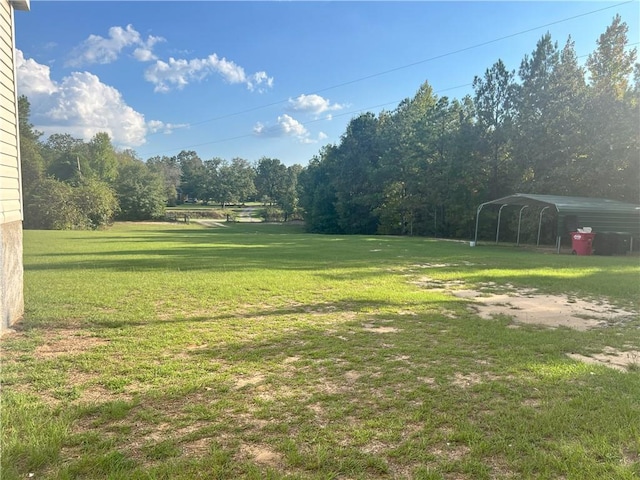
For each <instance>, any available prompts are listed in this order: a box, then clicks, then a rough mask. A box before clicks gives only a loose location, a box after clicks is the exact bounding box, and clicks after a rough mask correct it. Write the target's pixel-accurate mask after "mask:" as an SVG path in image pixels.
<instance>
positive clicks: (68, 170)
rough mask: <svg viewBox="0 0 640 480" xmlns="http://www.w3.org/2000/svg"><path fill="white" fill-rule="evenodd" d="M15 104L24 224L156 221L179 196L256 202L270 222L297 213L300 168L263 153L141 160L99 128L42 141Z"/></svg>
mask: <svg viewBox="0 0 640 480" xmlns="http://www.w3.org/2000/svg"><path fill="white" fill-rule="evenodd" d="M18 104H19V118H20V125H19V127H20V152H21V162H22V180H23V182H22V183H23V198H24V216H25V219H24V227H25V228H28V229H95V228H100V227H103V226H106V225H109V224H110V223H111V222H113V221H114V220H149V219H156V218H161V217H163V216H164V215H165V208H166V207H167V206H174V205H177V204H179V203H183V202H185V201H191V202H195V201H197V202H199V203H204V204H211V203H219V204H220V205H221V206H222V207H223V208H224V207H225V206H227V205H229V204H237V203H242V202H246V201H255V200H259V201H262V202H264V204H265V205H266V206H267V207H268V208H267V209H266V216H267V218H268V219H275V220H287V219H289V218H291V216H292V215H294V214H296V213H297V212H298V193H297V178H298V174H299V173H300V171H301V170H302V167H301V166H300V165H293V166H290V167H287V166H285V165H283V164H282V163H281V162H280V160H278V159H272V158H266V157H264V158H261V159H260V160H259V161H258V162H257V163H255V164H252V163H250V162H249V161H247V160H244V159H241V158H234V159H233V160H231V161H230V162H228V161H226V160H223V159H220V158H213V159H211V160H205V161H203V160H202V159H200V157H199V156H198V154H197V153H196V152H194V151H186V150H183V151H181V152H180V153H179V154H178V155H175V156H172V157H168V156H156V157H152V158H149V159H148V160H147V161H146V162H143V161H142V160H141V159H140V158H138V156H137V154H136V152H134V151H133V150H122V151H119V150H117V149H115V148H114V147H113V145H112V143H111V139H110V138H109V135H108V134H107V133H104V132H102V133H97V134H96V135H94V137H93V138H91V140H90V141H89V142H84V141H82V140H80V139H77V138H74V137H72V136H71V135H69V134H53V135H51V136H49V137H48V138H47V140H46V141H44V142H43V141H41V140H40V137H41V136H42V133H40V132H38V131H36V130H34V127H33V125H31V124H30V123H29V113H30V105H29V101H28V99H27V98H26V97H24V96H21V97H20V98H19V100H18Z"/></svg>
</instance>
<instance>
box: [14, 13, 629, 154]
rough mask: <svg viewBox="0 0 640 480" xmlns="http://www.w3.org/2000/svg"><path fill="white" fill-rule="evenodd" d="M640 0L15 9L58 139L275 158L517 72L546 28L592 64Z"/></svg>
mask: <svg viewBox="0 0 640 480" xmlns="http://www.w3.org/2000/svg"><path fill="white" fill-rule="evenodd" d="M616 13H619V14H620V15H621V16H622V18H623V20H624V21H625V22H626V23H627V24H628V26H629V39H630V42H632V43H636V42H638V40H639V36H640V34H639V30H638V19H639V18H640V2H638V1H637V0H635V1H632V2H626V3H622V2H593V1H591V2H577V1H571V2H552V1H540V2H534V1H530V2H524V1H522V2H482V1H474V2H460V1H448V2H435V1H426V2H364V1H363V2H303V1H301V2H296V1H292V2H216V1H198V2H182V1H180V2H178V1H164V2H146V1H129V2H93V1H74V2H57V1H39V0H32V2H31V11H30V12H16V15H15V16H16V48H17V50H18V52H17V59H18V89H19V93H21V94H25V95H27V96H28V97H29V101H30V102H31V108H32V117H31V122H32V123H34V124H35V126H36V128H37V129H38V130H40V131H43V132H45V134H51V133H71V134H72V135H74V136H76V137H78V138H84V139H85V140H88V139H89V138H90V137H91V136H92V135H93V134H95V133H96V132H99V131H106V132H108V133H109V134H110V135H111V137H112V139H113V142H114V144H115V145H117V146H118V147H120V148H132V149H134V150H135V151H136V152H137V153H138V155H139V156H140V158H142V159H144V160H146V159H147V158H149V157H151V156H154V155H169V156H171V155H175V154H177V153H178V152H179V151H180V150H195V151H196V152H198V154H199V155H200V157H201V158H202V159H203V160H206V159H209V158H212V157H221V158H224V159H227V160H231V159H232V158H234V157H242V158H245V159H247V160H250V161H256V160H258V159H259V158H260V157H262V156H267V157H271V158H278V159H280V160H281V161H282V162H283V163H285V164H287V165H290V164H293V163H299V164H301V165H306V164H307V163H308V161H309V160H310V159H311V158H312V157H313V156H314V155H315V154H316V153H318V152H319V150H320V149H321V148H322V146H323V145H326V144H329V143H337V142H338V141H339V139H340V135H342V134H343V133H344V131H345V127H346V125H347V123H348V122H349V120H350V119H351V118H353V117H354V116H356V115H358V114H359V113H361V112H366V111H371V112H375V113H378V112H379V111H381V110H382V109H386V110H392V109H393V108H395V107H396V106H397V104H398V102H399V101H401V100H402V99H404V98H407V97H411V96H413V95H414V94H415V92H416V91H417V89H418V88H419V87H420V85H421V84H422V83H423V82H424V81H428V82H429V83H430V84H431V85H432V86H433V88H434V90H435V91H436V93H437V94H438V95H439V96H445V95H446V96H449V97H450V98H462V97H463V96H464V95H466V94H471V93H472V92H473V91H472V88H471V82H472V81H473V78H474V76H475V75H479V76H481V75H482V74H483V73H484V71H485V70H486V69H487V68H489V67H491V65H493V63H495V62H496V61H497V60H498V59H502V60H503V61H504V62H505V64H506V65H507V67H508V68H509V69H513V70H516V71H517V69H518V67H519V65H520V62H521V60H522V58H523V57H524V55H525V54H527V53H531V51H533V50H534V49H535V45H536V42H537V41H538V40H539V39H540V37H541V36H542V35H543V34H544V33H545V32H547V31H549V32H550V33H551V35H552V38H553V39H554V40H555V41H557V42H558V44H559V46H560V47H562V46H563V45H564V43H565V42H566V40H567V37H568V36H569V35H571V36H572V38H573V40H574V41H575V48H576V52H577V54H578V55H579V56H581V58H580V60H581V61H582V62H584V61H585V60H586V56H587V55H588V54H589V53H591V52H592V51H593V50H594V49H595V48H596V40H597V39H598V37H599V35H600V34H601V33H603V32H604V31H605V29H606V27H607V26H608V25H609V24H610V23H611V20H612V19H613V17H614V15H615V14H616Z"/></svg>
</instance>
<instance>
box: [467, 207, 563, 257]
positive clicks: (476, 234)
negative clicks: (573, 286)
mask: <svg viewBox="0 0 640 480" xmlns="http://www.w3.org/2000/svg"><path fill="white" fill-rule="evenodd" d="M496 201H497V200H494V201H492V202H485V203H481V204H480V205H479V206H478V209H477V211H476V233H475V236H474V239H473V241H474V244H475V245H477V244H478V223H479V221H480V212H481V211H482V208H483V207H484V206H485V205H496V203H495V202H496ZM509 205H519V204H517V203H514V204H509V203H503V204H501V205H500V210H498V225H497V226H496V244H497V243H498V242H499V241H500V217H501V216H502V209H503V208H504V207H508V206H509ZM529 206H530V205H524V206H523V207H522V208H521V209H520V213H519V214H518V237H517V241H516V244H517V245H520V226H521V224H522V211H523V210H524V209H525V208H528V207H529ZM549 207H551V205H547V206H545V207H543V208H542V210H541V211H540V219H539V221H538V239H537V242H536V246H540V232H541V231H542V216H543V214H544V211H545V210H546V209H547V208H549ZM554 207H555V205H554ZM555 209H556V212H558V207H555ZM560 239H561V237H560V235H558V237H557V238H556V248H557V249H558V253H560Z"/></svg>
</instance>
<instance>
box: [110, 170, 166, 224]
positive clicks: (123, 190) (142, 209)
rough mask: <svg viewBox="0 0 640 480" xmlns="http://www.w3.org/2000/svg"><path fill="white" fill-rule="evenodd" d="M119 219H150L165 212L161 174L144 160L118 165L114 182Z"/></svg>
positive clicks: (164, 195)
mask: <svg viewBox="0 0 640 480" xmlns="http://www.w3.org/2000/svg"><path fill="white" fill-rule="evenodd" d="M116 193H117V196H118V200H119V203H120V213H119V214H118V218H119V219H121V220H150V219H155V218H161V217H162V216H164V213H165V206H166V192H165V185H164V180H163V178H162V176H161V175H160V174H158V173H156V172H153V171H152V170H151V169H149V168H148V167H147V165H146V164H145V163H144V162H141V161H135V162H132V163H128V164H125V165H123V166H121V167H120V171H119V174H118V180H117V182H116Z"/></svg>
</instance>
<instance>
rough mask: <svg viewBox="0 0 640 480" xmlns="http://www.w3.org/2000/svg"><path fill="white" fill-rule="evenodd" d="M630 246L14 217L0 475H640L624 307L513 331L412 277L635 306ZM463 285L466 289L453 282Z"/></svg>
mask: <svg viewBox="0 0 640 480" xmlns="http://www.w3.org/2000/svg"><path fill="white" fill-rule="evenodd" d="M639 273H640V266H639V265H638V261H637V258H631V257H630V258H626V257H572V256H568V255H560V256H558V255H548V254H541V253H534V252H529V251H524V250H522V249H514V248H510V247H494V246H480V247H476V248H470V247H469V246H468V244H465V243H462V242H446V241H435V240H429V239H422V238H400V237H357V236H355V237H347V236H319V235H308V234H305V233H303V232H302V230H301V229H300V228H299V227H295V226H294V227H289V226H280V225H255V224H254V225H251V224H236V225H232V226H231V227H229V228H224V229H223V228H218V229H206V228H202V227H199V226H197V225H161V224H160V225H158V224H155V225H154V224H148V225H145V224H116V225H115V226H114V227H113V228H112V229H109V230H106V231H98V232H40V231H27V232H25V288H26V306H27V313H26V318H25V320H24V322H23V324H22V326H21V328H20V330H19V331H18V332H17V333H16V334H13V335H11V336H8V337H6V338H3V340H2V348H3V355H2V356H3V362H2V376H3V393H2V425H3V428H2V430H3V431H2V434H3V438H2V445H3V452H2V453H3V454H2V474H3V478H25V477H26V476H27V475H28V474H29V473H34V475H35V476H36V477H37V478H96V479H97V478H123V479H124V478H127V479H129V478H185V479H186V478H313V479H315V478H323V479H325V478H363V479H364V478H463V479H464V478H468V479H475V478H561V477H565V478H593V479H596V478H607V477H609V478H634V475H635V476H637V475H639V474H640V466H639V463H638V458H639V457H638V455H639V452H640V432H639V425H640V402H638V401H637V399H638V398H640V376H639V375H640V373H639V372H638V370H637V369H630V370H629V371H626V372H620V371H615V370H611V369H608V368H606V367H602V366H594V365H586V364H583V363H579V362H576V361H573V360H571V359H569V358H567V356H566V354H567V353H574V352H575V353H582V354H585V355H588V354H590V353H593V352H597V351H602V350H603V349H604V347H605V346H609V347H614V348H620V349H630V348H632V347H633V346H636V347H637V345H638V328H639V327H640V322H639V321H638V319H637V318H635V319H633V320H630V321H628V322H626V323H623V324H619V325H616V326H613V327H609V328H601V329H594V330H589V331H586V332H577V331H573V330H567V329H557V330H551V329H544V328H540V327H536V326H521V327H520V328H518V329H513V328H510V326H511V321H510V319H509V318H506V317H501V318H498V319H495V320H482V319H481V318H479V317H478V316H477V315H476V314H475V313H474V312H473V310H472V309H469V308H468V301H466V300H463V299H460V298H457V297H454V296H453V295H451V294H450V292H448V291H447V290H446V289H444V290H434V289H430V288H428V287H427V286H425V282H424V279H425V278H426V277H428V278H429V279H430V280H433V281H440V282H444V284H445V285H446V284H447V283H446V282H455V281H457V282H462V283H463V284H464V285H466V286H474V285H478V284H481V283H486V282H495V286H494V288H496V289H500V288H501V287H502V286H504V285H506V284H510V285H513V286H514V287H519V288H537V289H539V290H540V291H542V292H548V293H559V292H564V293H567V294H570V295H573V296H576V297H579V298H592V299H607V300H609V301H611V302H613V303H614V304H616V305H619V306H621V307H625V308H633V307H634V306H635V307H636V308H637V304H636V302H637V301H636V299H637V298H638V293H640V292H638V290H639V288H640V285H639V282H638V281H637V280H638V278H639ZM462 283H461V284H462Z"/></svg>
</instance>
